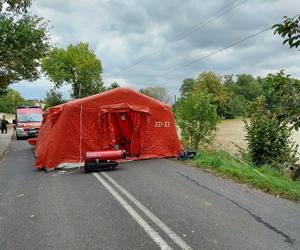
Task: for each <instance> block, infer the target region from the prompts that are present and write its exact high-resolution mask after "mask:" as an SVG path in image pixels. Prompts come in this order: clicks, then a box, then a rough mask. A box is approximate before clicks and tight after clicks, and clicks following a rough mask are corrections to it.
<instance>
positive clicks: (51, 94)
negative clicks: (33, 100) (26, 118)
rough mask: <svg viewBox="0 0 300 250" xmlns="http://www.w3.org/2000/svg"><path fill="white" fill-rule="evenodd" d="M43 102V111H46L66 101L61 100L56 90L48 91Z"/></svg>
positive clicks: (60, 94)
mask: <svg viewBox="0 0 300 250" xmlns="http://www.w3.org/2000/svg"><path fill="white" fill-rule="evenodd" d="M45 102H46V106H45V109H47V108H50V107H52V106H56V105H59V104H62V103H65V102H66V100H64V99H63V96H62V93H61V92H59V91H58V90H57V89H50V90H49V91H48V92H47V94H46V98H45Z"/></svg>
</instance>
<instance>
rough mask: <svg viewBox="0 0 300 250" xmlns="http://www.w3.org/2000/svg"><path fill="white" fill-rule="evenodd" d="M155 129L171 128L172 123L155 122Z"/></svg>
mask: <svg viewBox="0 0 300 250" xmlns="http://www.w3.org/2000/svg"><path fill="white" fill-rule="evenodd" d="M154 127H155V128H169V127H170V122H169V121H155V122H154Z"/></svg>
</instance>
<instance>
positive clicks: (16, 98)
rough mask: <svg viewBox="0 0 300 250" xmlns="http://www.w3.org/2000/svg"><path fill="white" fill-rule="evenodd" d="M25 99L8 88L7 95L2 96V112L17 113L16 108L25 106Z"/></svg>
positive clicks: (0, 104) (0, 107)
mask: <svg viewBox="0 0 300 250" xmlns="http://www.w3.org/2000/svg"><path fill="white" fill-rule="evenodd" d="M24 101H25V100H24V98H23V97H22V96H21V95H20V93H19V92H18V91H16V90H13V89H10V88H8V89H7V91H6V94H4V95H1V96H0V111H1V112H4V113H15V111H16V108H17V107H18V106H20V105H23V104H24Z"/></svg>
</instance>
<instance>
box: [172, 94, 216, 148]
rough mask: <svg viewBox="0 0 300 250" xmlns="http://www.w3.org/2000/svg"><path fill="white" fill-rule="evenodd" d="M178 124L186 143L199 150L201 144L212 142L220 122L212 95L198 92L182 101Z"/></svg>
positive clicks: (179, 108) (178, 113)
mask: <svg viewBox="0 0 300 250" xmlns="http://www.w3.org/2000/svg"><path fill="white" fill-rule="evenodd" d="M176 116H177V123H178V125H179V127H180V128H181V130H182V136H183V138H184V139H185V141H186V142H190V145H191V146H192V147H193V148H194V149H197V148H198V146H199V144H200V143H201V144H203V143H207V142H209V141H210V140H212V138H213V136H214V132H215V131H216V127H217V124H218V122H219V116H218V114H217V108H216V106H214V105H213V104H212V100H211V95H209V94H207V93H205V92H198V93H196V94H193V95H190V96H189V97H188V98H186V99H181V100H180V101H179V102H178V105H177V107H176Z"/></svg>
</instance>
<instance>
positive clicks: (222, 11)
mask: <svg viewBox="0 0 300 250" xmlns="http://www.w3.org/2000/svg"><path fill="white" fill-rule="evenodd" d="M237 1H239V0H234V1H231V2H230V3H229V4H228V6H230V5H231V4H234V3H235V2H237ZM247 1H248V0H244V1H242V2H240V3H238V4H236V5H233V6H231V7H229V8H227V7H226V8H225V9H224V8H221V9H219V10H217V11H216V12H215V13H214V14H213V15H212V16H211V17H210V18H208V20H207V21H205V22H202V23H200V24H198V25H194V26H193V27H191V28H189V29H187V30H185V31H183V32H181V33H179V34H178V35H177V38H175V39H174V40H172V41H171V42H170V43H169V44H168V45H167V46H165V47H163V48H160V49H158V50H156V51H155V52H154V53H152V54H150V55H149V56H145V57H143V58H141V59H140V60H138V61H136V62H135V63H133V64H131V65H129V66H127V67H125V68H123V69H121V70H120V71H118V72H116V73H114V74H111V75H108V76H107V77H113V76H117V75H119V74H121V73H123V72H125V71H128V70H130V69H131V68H133V67H135V66H137V65H139V64H141V63H143V62H145V61H146V60H148V59H150V58H152V57H154V56H156V55H158V54H160V52H162V51H164V50H166V49H168V48H171V47H172V46H174V45H175V44H176V43H177V42H179V41H181V40H183V39H184V38H186V37H187V36H189V35H191V34H193V33H195V32H196V31H199V30H200V29H202V28H204V27H205V26H207V25H208V24H210V23H211V22H213V21H215V20H216V19H218V18H220V17H222V16H224V15H225V14H227V13H228V12H230V11H232V10H234V9H236V8H237V7H239V6H241V5H242V4H244V3H245V2H247Z"/></svg>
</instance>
